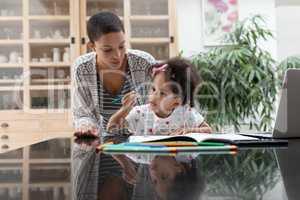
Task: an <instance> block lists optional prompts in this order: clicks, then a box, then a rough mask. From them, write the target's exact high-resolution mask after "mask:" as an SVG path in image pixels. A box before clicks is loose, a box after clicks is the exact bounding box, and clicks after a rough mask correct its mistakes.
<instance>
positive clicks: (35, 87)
mask: <svg viewBox="0 0 300 200" xmlns="http://www.w3.org/2000/svg"><path fill="white" fill-rule="evenodd" d="M29 88H30V90H65V89H71V86H70V85H31V86H30V87H29Z"/></svg>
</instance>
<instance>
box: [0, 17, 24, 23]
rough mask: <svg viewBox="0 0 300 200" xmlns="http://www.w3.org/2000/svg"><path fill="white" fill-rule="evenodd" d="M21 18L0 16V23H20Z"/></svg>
mask: <svg viewBox="0 0 300 200" xmlns="http://www.w3.org/2000/svg"><path fill="white" fill-rule="evenodd" d="M22 20H23V17H22V16H5V17H4V16H1V17H0V21H5V22H6V21H22Z"/></svg>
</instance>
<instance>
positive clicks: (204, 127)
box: [169, 122, 213, 135]
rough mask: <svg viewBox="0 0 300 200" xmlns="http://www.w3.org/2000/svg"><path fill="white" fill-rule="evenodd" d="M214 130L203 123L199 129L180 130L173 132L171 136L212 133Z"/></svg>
mask: <svg viewBox="0 0 300 200" xmlns="http://www.w3.org/2000/svg"><path fill="white" fill-rule="evenodd" d="M212 132H213V130H212V129H211V128H210V126H209V125H208V124H207V123H206V122H203V123H202V124H201V125H200V126H199V127H195V128H179V129H177V130H175V131H173V132H171V133H170V134H169V135H185V134H188V133H212Z"/></svg>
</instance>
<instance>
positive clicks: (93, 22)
mask: <svg viewBox="0 0 300 200" xmlns="http://www.w3.org/2000/svg"><path fill="white" fill-rule="evenodd" d="M120 31H122V32H125V31H124V25H123V22H122V21H121V19H120V18H119V17H118V16H117V15H115V14H114V13H112V12H108V11H105V12H104V11H103V12H99V13H97V14H95V15H93V16H92V17H91V18H90V19H89V20H88V22H87V34H88V37H89V40H90V42H92V43H94V42H95V41H97V40H98V39H99V38H100V37H101V36H102V35H104V34H107V33H113V32H120Z"/></svg>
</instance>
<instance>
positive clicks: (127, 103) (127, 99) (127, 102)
mask: <svg viewBox="0 0 300 200" xmlns="http://www.w3.org/2000/svg"><path fill="white" fill-rule="evenodd" d="M136 99H137V94H136V92H135V91H131V92H129V93H127V94H125V95H124V97H123V98H122V108H123V109H126V110H127V109H129V110H131V109H132V108H133V106H134V105H135V104H136Z"/></svg>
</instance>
